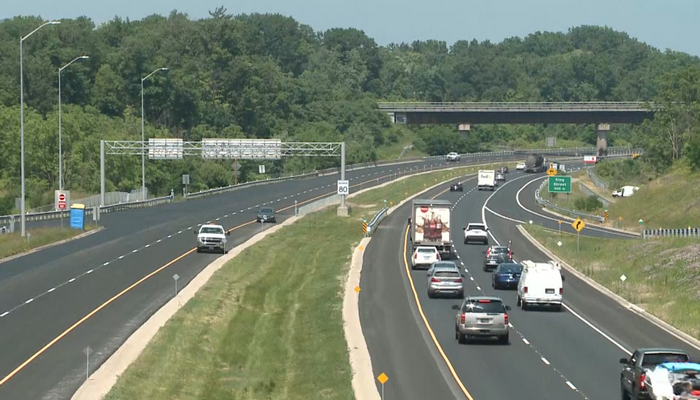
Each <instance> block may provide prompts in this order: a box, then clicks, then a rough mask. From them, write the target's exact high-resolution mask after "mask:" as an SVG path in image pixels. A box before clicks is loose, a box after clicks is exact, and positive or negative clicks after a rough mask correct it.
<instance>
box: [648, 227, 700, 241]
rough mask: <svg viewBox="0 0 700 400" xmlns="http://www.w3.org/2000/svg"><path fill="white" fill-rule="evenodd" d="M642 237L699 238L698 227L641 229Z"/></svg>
mask: <svg viewBox="0 0 700 400" xmlns="http://www.w3.org/2000/svg"><path fill="white" fill-rule="evenodd" d="M642 237H643V238H644V239H651V238H654V237H693V238H700V228H683V229H644V230H643V231H642Z"/></svg>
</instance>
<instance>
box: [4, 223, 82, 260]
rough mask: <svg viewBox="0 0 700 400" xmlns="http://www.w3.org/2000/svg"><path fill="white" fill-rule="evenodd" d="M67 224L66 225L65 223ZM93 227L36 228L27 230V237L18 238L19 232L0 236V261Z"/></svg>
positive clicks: (68, 237) (73, 235)
mask: <svg viewBox="0 0 700 400" xmlns="http://www.w3.org/2000/svg"><path fill="white" fill-rule="evenodd" d="M66 224H67V223H66ZM95 228H96V227H95V226H88V225H85V230H84V231H81V230H78V229H70V228H68V227H65V228H63V229H61V228H36V229H31V230H28V231H27V233H30V234H31V237H29V238H28V239H29V240H27V237H22V236H20V232H19V230H17V231H15V232H14V233H6V234H4V235H0V259H2V258H5V257H10V256H14V255H15V254H20V253H24V252H25V251H29V250H31V249H35V248H37V247H41V246H45V245H47V244H50V243H55V242H58V241H61V240H65V239H70V238H72V237H75V236H78V235H80V234H82V233H85V232H87V231H91V230H93V229H95Z"/></svg>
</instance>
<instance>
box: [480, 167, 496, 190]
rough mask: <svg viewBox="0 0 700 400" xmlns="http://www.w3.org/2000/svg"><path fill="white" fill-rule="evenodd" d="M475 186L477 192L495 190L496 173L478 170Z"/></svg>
mask: <svg viewBox="0 0 700 400" xmlns="http://www.w3.org/2000/svg"><path fill="white" fill-rule="evenodd" d="M477 186H478V187H479V190H492V191H493V190H496V171H494V170H492V169H480V170H479V179H478V181H477Z"/></svg>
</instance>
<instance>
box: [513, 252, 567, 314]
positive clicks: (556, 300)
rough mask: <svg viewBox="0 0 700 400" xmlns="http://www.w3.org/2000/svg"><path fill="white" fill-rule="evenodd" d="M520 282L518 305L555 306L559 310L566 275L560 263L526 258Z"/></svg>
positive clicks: (525, 306)
mask: <svg viewBox="0 0 700 400" xmlns="http://www.w3.org/2000/svg"><path fill="white" fill-rule="evenodd" d="M521 264H522V266H523V272H522V274H521V275H520V281H519V282H518V303H517V304H518V306H520V307H521V308H522V309H523V310H525V309H526V308H527V307H528V306H530V305H532V306H553V307H555V309H557V310H558V311H559V310H561V305H562V301H563V296H564V276H563V275H562V274H561V266H560V265H559V263H556V262H554V261H549V262H546V263H542V262H534V261H530V260H525V261H522V262H521Z"/></svg>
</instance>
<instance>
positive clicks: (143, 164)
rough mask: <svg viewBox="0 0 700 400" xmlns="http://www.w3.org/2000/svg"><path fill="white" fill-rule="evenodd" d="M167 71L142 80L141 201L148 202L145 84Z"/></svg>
mask: <svg viewBox="0 0 700 400" xmlns="http://www.w3.org/2000/svg"><path fill="white" fill-rule="evenodd" d="M167 70H168V69H167V68H158V69H156V70H154V71H153V72H151V73H150V74H148V75H146V77H144V78H141V195H142V199H141V200H146V134H145V129H144V114H145V113H144V107H143V82H144V81H145V80H146V79H148V78H150V77H151V75H153V74H155V73H156V72H160V71H167Z"/></svg>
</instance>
